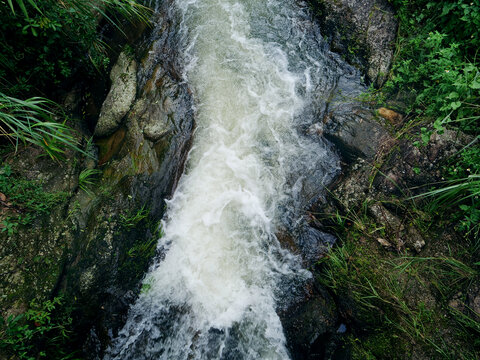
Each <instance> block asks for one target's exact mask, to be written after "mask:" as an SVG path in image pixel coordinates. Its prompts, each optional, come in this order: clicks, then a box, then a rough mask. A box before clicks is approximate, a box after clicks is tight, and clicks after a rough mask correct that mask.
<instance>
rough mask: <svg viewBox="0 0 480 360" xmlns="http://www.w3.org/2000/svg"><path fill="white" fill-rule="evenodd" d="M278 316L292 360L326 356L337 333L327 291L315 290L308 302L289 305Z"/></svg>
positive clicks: (332, 302) (331, 300)
mask: <svg viewBox="0 0 480 360" xmlns="http://www.w3.org/2000/svg"><path fill="white" fill-rule="evenodd" d="M280 316H281V319H282V324H283V328H284V331H285V336H286V338H287V344H288V347H289V349H290V352H291V355H292V358H293V359H298V360H300V359H307V358H310V357H309V356H310V355H311V354H312V353H315V354H318V355H320V354H322V355H323V354H325V353H326V350H327V348H328V347H329V343H328V342H329V338H330V337H331V335H332V334H334V333H335V332H336V330H337V326H336V323H337V312H336V306H335V302H334V301H333V299H332V297H331V296H330V295H329V294H328V293H327V292H326V291H324V290H323V289H321V288H315V289H314V290H313V294H312V295H311V297H310V298H309V299H307V301H304V302H302V303H300V304H296V305H295V306H292V307H291V308H290V309H289V310H288V312H287V313H286V314H283V316H282V314H281V315H280ZM318 358H320V359H323V356H321V357H318Z"/></svg>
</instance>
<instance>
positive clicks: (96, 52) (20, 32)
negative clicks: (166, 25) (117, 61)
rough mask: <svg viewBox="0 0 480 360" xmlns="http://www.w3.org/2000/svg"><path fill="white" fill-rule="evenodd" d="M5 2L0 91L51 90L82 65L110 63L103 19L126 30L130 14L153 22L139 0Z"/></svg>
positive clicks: (0, 24) (0, 14) (85, 69)
mask: <svg viewBox="0 0 480 360" xmlns="http://www.w3.org/2000/svg"><path fill="white" fill-rule="evenodd" d="M8 3H9V6H2V7H0V91H3V92H5V93H7V94H8V95H10V96H17V97H18V96H20V95H22V96H23V95H24V94H25V93H27V94H38V93H39V92H40V93H47V94H49V93H51V92H52V91H53V90H55V89H57V88H58V87H59V85H61V84H64V83H65V82H66V81H71V80H72V77H73V76H74V75H75V74H76V73H78V72H79V70H81V72H82V73H87V74H89V73H94V71H95V70H100V69H103V68H104V67H105V66H106V65H108V63H109V59H108V57H107V54H106V53H107V52H106V50H107V45H106V44H105V42H104V39H103V38H102V36H101V35H100V34H99V32H98V27H99V20H100V19H101V18H103V19H104V20H105V21H106V22H108V23H110V24H112V25H113V26H114V27H116V28H117V29H119V30H120V31H122V30H121V23H122V21H123V20H124V19H127V20H128V21H131V22H136V21H140V22H148V16H149V10H148V9H147V8H146V7H144V6H142V5H140V4H139V3H138V2H137V1H135V0H99V1H90V0H65V1H56V0H45V1H38V0H14V1H11V0H8Z"/></svg>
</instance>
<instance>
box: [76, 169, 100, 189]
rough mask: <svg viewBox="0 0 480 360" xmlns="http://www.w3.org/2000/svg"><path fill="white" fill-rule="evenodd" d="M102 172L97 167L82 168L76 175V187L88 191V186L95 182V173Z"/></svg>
mask: <svg viewBox="0 0 480 360" xmlns="http://www.w3.org/2000/svg"><path fill="white" fill-rule="evenodd" d="M100 174H102V170H99V169H84V170H82V171H81V172H80V175H79V176H78V187H79V188H80V189H81V190H83V191H85V192H86V193H90V186H92V185H94V184H95V181H96V177H97V175H100Z"/></svg>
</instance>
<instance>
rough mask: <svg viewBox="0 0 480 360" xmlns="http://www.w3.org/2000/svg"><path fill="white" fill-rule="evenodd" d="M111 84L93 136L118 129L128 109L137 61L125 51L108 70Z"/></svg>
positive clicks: (135, 87)
mask: <svg viewBox="0 0 480 360" xmlns="http://www.w3.org/2000/svg"><path fill="white" fill-rule="evenodd" d="M110 80H111V81H112V86H111V88H110V92H109V93H108V95H107V98H106V99H105V101H104V102H103V105H102V109H101V111H100V116H99V118H98V122H97V125H96V127H95V136H97V137H104V136H108V135H111V134H112V133H113V132H114V131H115V130H117V129H118V127H119V125H120V124H121V122H122V119H123V118H124V116H125V115H126V114H127V112H128V111H129V110H130V107H131V106H132V104H133V101H134V100H135V94H136V90H137V62H136V61H135V59H132V58H131V57H129V56H128V55H126V54H125V52H122V53H121V54H120V56H119V57H118V60H117V62H116V64H115V65H114V66H113V68H112V71H111V72H110Z"/></svg>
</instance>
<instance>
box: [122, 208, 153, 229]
mask: <svg viewBox="0 0 480 360" xmlns="http://www.w3.org/2000/svg"><path fill="white" fill-rule="evenodd" d="M149 214H150V210H149V209H146V208H145V205H144V206H142V207H141V208H140V209H139V210H138V211H136V212H135V213H128V214H120V225H121V226H122V227H124V228H125V229H133V228H134V227H135V226H137V224H138V223H139V222H140V221H142V220H143V219H146V218H147V217H148V215H149Z"/></svg>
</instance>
